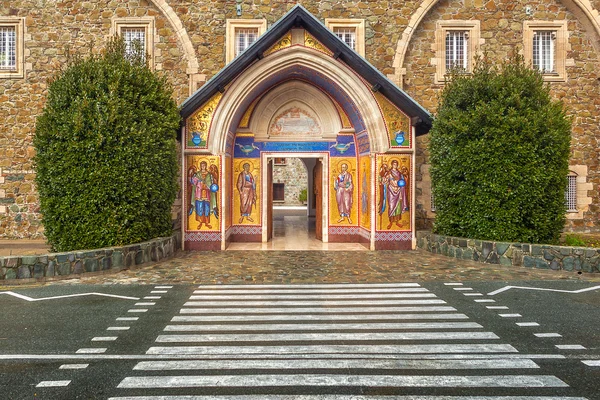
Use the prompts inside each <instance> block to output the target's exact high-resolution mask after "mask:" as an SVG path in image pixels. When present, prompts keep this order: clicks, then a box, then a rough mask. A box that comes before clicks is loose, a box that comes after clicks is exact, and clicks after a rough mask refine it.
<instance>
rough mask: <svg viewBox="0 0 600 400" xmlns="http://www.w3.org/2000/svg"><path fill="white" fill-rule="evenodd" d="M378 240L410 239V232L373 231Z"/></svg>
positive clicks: (400, 240)
mask: <svg viewBox="0 0 600 400" xmlns="http://www.w3.org/2000/svg"><path fill="white" fill-rule="evenodd" d="M375 240H376V241H378V242H406V241H409V240H412V232H375Z"/></svg>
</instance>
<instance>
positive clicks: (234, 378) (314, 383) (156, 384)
mask: <svg viewBox="0 0 600 400" xmlns="http://www.w3.org/2000/svg"><path fill="white" fill-rule="evenodd" d="M262 386H303V387H304V386H311V387H328V386H342V387H357V386H358V387H361V386H367V387H443V388H458V387H471V388H472V387H511V388H537V387H544V388H547V387H568V385H567V384H566V383H564V382H563V381H561V380H560V379H558V378H557V377H555V376H552V375H489V376H454V375H438V376H428V375H417V376H412V375H329V374H319V375H309V374H302V375H283V374H281V375H216V376H193V375H191V376H139V377H127V378H125V379H123V381H121V383H119V385H118V386H117V387H118V388H120V389H151V388H184V387H225V388H231V387H244V388H245V387H262Z"/></svg>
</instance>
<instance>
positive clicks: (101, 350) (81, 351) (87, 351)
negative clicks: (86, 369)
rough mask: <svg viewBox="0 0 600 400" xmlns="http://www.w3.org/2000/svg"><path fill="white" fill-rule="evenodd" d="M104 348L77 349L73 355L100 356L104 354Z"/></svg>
mask: <svg viewBox="0 0 600 400" xmlns="http://www.w3.org/2000/svg"><path fill="white" fill-rule="evenodd" d="M106 350H107V349H106V348H100V347H94V348H87V349H79V350H77V351H76V352H75V353H77V354H100V353H104V352H106Z"/></svg>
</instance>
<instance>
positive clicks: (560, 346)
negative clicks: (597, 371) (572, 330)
mask: <svg viewBox="0 0 600 400" xmlns="http://www.w3.org/2000/svg"><path fill="white" fill-rule="evenodd" d="M556 348H557V349H560V350H586V348H585V347H583V346H582V345H580V344H557V345H556Z"/></svg>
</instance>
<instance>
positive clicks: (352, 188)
mask: <svg viewBox="0 0 600 400" xmlns="http://www.w3.org/2000/svg"><path fill="white" fill-rule="evenodd" d="M357 178H358V174H357V173H356V158H349V157H348V158H331V159H330V160H329V182H330V188H331V189H330V193H329V225H330V226H334V225H356V224H357V222H358V189H357V188H356V185H357V181H356V179H357Z"/></svg>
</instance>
